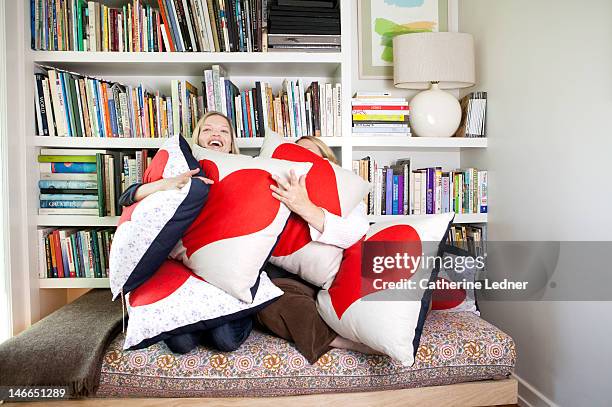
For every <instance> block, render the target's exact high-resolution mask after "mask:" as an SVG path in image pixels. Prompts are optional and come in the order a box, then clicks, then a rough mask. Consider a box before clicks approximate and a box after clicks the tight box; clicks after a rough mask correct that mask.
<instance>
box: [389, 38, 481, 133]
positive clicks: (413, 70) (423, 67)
mask: <svg viewBox="0 0 612 407" xmlns="http://www.w3.org/2000/svg"><path fill="white" fill-rule="evenodd" d="M475 76H476V74H475V68H474V39H473V37H472V35H471V34H465V33H455V32H428V33H414V34H403V35H398V36H396V37H394V38H393V80H394V84H395V87H397V88H405V89H426V90H424V91H422V92H419V93H418V94H417V95H416V96H414V97H413V98H412V100H411V101H410V116H409V117H410V125H411V127H412V131H413V132H414V133H415V134H416V135H417V136H421V137H451V136H452V135H453V134H455V132H456V131H457V128H458V127H459V123H460V122H461V106H460V105H459V101H458V100H457V99H456V98H455V97H454V96H453V95H451V94H450V93H448V92H445V91H443V90H442V89H458V88H467V87H470V86H472V85H474V83H475Z"/></svg>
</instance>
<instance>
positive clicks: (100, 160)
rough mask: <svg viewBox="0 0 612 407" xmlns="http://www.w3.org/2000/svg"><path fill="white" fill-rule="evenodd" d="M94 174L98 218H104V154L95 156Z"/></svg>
mask: <svg viewBox="0 0 612 407" xmlns="http://www.w3.org/2000/svg"><path fill="white" fill-rule="evenodd" d="M96 173H97V178H98V191H97V194H98V216H100V217H102V216H106V208H105V205H104V202H105V199H106V198H105V194H104V154H101V153H97V154H96Z"/></svg>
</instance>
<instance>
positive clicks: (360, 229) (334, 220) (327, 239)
mask: <svg viewBox="0 0 612 407" xmlns="http://www.w3.org/2000/svg"><path fill="white" fill-rule="evenodd" d="M323 212H324V213H325V225H324V227H323V230H322V231H321V230H318V229H316V228H313V227H312V225H310V224H309V226H310V238H311V239H312V240H313V241H314V242H320V243H325V244H331V245H334V246H338V247H340V248H342V249H348V248H349V247H351V246H352V245H354V244H355V243H357V241H358V240H359V239H361V238H362V237H363V235H365V234H366V233H367V232H368V229H369V228H370V222H368V216H367V214H366V206H365V204H364V203H363V201H362V202H359V204H358V205H357V206H356V207H355V208H354V209H353V210H352V211H351V212H350V213H349V214H348V215H347V216H338V215H334V214H333V213H329V212H328V211H326V210H325V209H323Z"/></svg>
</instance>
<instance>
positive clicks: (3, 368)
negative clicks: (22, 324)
mask: <svg viewBox="0 0 612 407" xmlns="http://www.w3.org/2000/svg"><path fill="white" fill-rule="evenodd" d="M120 331H121V301H115V302H112V301H111V294H110V291H109V290H106V289H95V290H91V291H89V292H88V293H86V294H84V295H83V296H82V297H80V298H78V299H77V300H75V301H74V302H72V303H70V304H68V305H65V306H64V307H62V308H60V309H59V310H57V311H55V312H54V313H52V314H51V315H49V316H47V317H46V318H43V319H42V320H40V321H38V322H37V323H35V324H34V325H32V326H31V327H30V328H28V329H26V330H25V331H24V332H22V333H20V334H19V335H17V336H15V337H13V338H11V339H9V340H7V341H6V342H4V343H2V344H0V386H9V385H21V386H26V385H30V386H32V385H47V386H69V391H70V394H71V396H72V397H81V396H91V395H93V394H94V393H95V391H96V390H97V388H98V384H99V381H100V368H101V366H102V357H103V355H104V350H105V349H106V347H107V345H108V344H109V343H110V341H111V340H112V339H114V337H115V336H116V335H117V334H118V333H119V332H120Z"/></svg>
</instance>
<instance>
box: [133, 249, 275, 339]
mask: <svg viewBox="0 0 612 407" xmlns="http://www.w3.org/2000/svg"><path fill="white" fill-rule="evenodd" d="M282 294H283V292H282V291H281V290H280V289H279V288H278V287H276V286H275V285H274V284H272V282H271V281H270V279H269V278H268V276H267V275H266V273H262V274H261V276H260V278H259V280H258V290H257V295H256V296H255V299H254V301H253V302H252V303H251V304H246V303H245V302H243V301H240V300H237V299H236V298H234V297H232V296H231V295H228V294H227V293H225V292H224V291H223V290H220V289H218V288H217V287H215V286H213V285H211V284H209V283H207V282H206V281H204V280H202V278H201V277H198V276H197V275H195V274H194V273H192V272H191V270H189V269H188V268H187V267H185V266H184V265H183V264H182V263H180V262H177V261H175V260H166V261H165V262H164V263H163V264H162V265H161V267H160V268H159V269H158V270H157V271H156V272H155V274H153V276H152V277H151V278H150V279H149V280H147V282H146V283H144V284H142V285H141V286H140V287H138V288H137V289H135V290H134V291H132V292H131V293H130V294H129V295H128V297H127V306H128V313H129V315H130V319H129V321H128V327H127V332H126V335H125V342H124V344H123V348H124V349H128V348H131V349H139V348H145V347H147V346H150V345H153V344H154V343H156V342H158V341H160V340H164V339H167V338H169V337H171V336H173V335H178V334H185V333H190V332H196V331H201V330H205V329H211V328H215V327H218V326H220V325H222V324H224V323H227V322H230V321H233V320H236V319H239V318H243V317H246V316H248V315H252V314H254V313H256V312H258V311H259V310H260V309H262V308H263V307H265V306H266V305H268V304H269V303H270V302H272V301H273V300H274V299H276V298H278V297H279V296H281V295H282Z"/></svg>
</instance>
